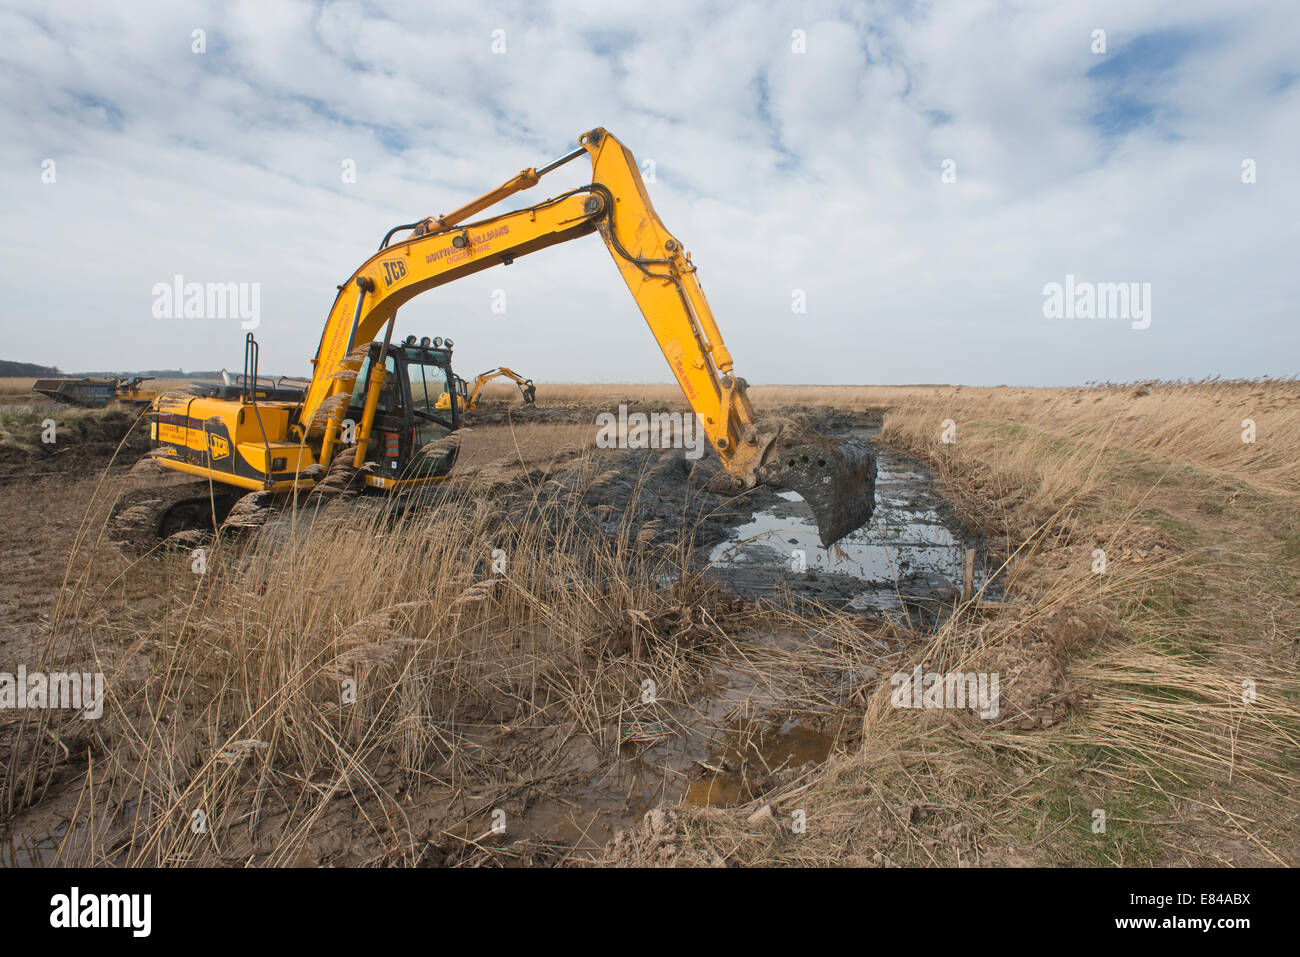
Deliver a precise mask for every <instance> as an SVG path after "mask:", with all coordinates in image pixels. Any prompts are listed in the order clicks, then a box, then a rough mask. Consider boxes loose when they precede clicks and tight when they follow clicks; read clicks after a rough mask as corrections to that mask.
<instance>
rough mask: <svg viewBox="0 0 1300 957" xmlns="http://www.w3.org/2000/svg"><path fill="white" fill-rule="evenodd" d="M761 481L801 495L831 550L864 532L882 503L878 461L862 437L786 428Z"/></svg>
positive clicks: (766, 462)
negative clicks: (838, 436)
mask: <svg viewBox="0 0 1300 957" xmlns="http://www.w3.org/2000/svg"><path fill="white" fill-rule="evenodd" d="M757 478H758V480H759V482H760V483H761V484H763V485H766V486H768V487H769V488H774V489H777V490H779V491H784V492H797V493H798V494H799V497H800V498H802V499H803V500H804V501H805V502H807V503H808V505H809V507H810V508H811V509H812V511H813V515H814V517H815V518H816V519H817V532H818V534H819V535H820V537H821V543H822V545H823V546H825V547H829V546H830V545H833V544H835V543H836V542H838V541H839V540H840V539H841V538H843V537H844V536H845V535H847V534H849V533H850V532H852V531H855V530H856V529H859V528H861V527H862V526H863V525H865V524H866V523H867V522H868V521H869V520H870V518H871V513H872V512H873V511H874V510H875V505H876V457H875V455H874V454H873V453H872V451H871V446H870V445H868V444H867V442H866V441H865V440H862V439H858V438H850V439H840V440H837V439H833V438H830V437H828V436H823V435H818V434H816V433H814V432H808V431H806V430H792V429H783V430H782V432H781V434H780V435H779V436H778V437H777V438H776V439H775V441H773V443H772V445H771V446H769V448H768V451H767V454H766V455H765V456H764V463H763V465H761V466H760V467H759V468H758V472H757Z"/></svg>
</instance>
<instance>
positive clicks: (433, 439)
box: [348, 336, 461, 479]
mask: <svg viewBox="0 0 1300 957" xmlns="http://www.w3.org/2000/svg"><path fill="white" fill-rule="evenodd" d="M435 343H436V344H435ZM381 352H384V353H385V355H384V368H385V369H386V370H387V376H386V377H385V380H384V384H383V387H382V388H381V389H380V392H379V402H378V404H377V405H376V407H375V422H374V426H373V428H372V429H371V430H370V439H369V442H368V443H367V448H366V461H367V463H369V464H370V466H371V467H370V469H369V471H370V473H371V474H372V475H373V476H374V477H376V478H384V479H395V478H402V479H419V478H436V477H438V476H441V475H446V474H447V473H448V472H449V471H451V467H452V466H453V465H454V464H455V463H456V448H455V447H447V446H448V445H449V443H441V441H440V440H442V439H445V438H446V437H447V436H449V435H450V434H451V433H452V432H454V431H455V430H456V429H458V428H460V420H461V402H460V401H458V400H457V399H456V398H455V397H456V395H457V393H456V376H455V374H454V373H453V372H452V369H451V344H450V343H449V342H444V340H442V339H440V338H439V339H434V340H430V339H429V338H428V337H427V336H426V337H425V338H423V339H421V340H419V341H418V342H417V341H416V338H415V336H407V337H406V340H405V341H404V342H402V343H401V344H399V345H392V346H389V347H388V348H387V350H385V349H384V348H383V346H382V345H381V344H380V343H378V342H374V343H371V345H370V349H369V351H368V352H367V353H366V357H365V359H364V360H363V361H362V363H361V369H360V371H359V372H358V373H357V379H356V384H355V386H354V388H353V390H352V399H351V401H350V402H349V403H348V418H349V419H351V420H352V421H353V422H354V423H356V422H360V421H361V417H362V413H363V410H364V407H365V401H366V392H367V390H368V389H369V387H370V375H371V370H372V369H373V368H374V366H375V364H376V363H377V362H378V360H379V355H380V353H381Z"/></svg>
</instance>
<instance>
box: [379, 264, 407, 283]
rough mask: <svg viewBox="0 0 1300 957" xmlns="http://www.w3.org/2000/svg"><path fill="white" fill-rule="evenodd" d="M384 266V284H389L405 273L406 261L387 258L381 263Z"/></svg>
mask: <svg viewBox="0 0 1300 957" xmlns="http://www.w3.org/2000/svg"><path fill="white" fill-rule="evenodd" d="M381 265H382V266H383V267H384V284H385V285H388V286H391V285H392V284H393V283H395V282H397V281H398V280H400V279H401V278H402V277H403V276H405V275H406V263H404V262H402V261H401V260H400V259H387V260H385V261H384V262H383V263H382V264H381Z"/></svg>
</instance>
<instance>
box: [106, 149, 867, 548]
mask: <svg viewBox="0 0 1300 957" xmlns="http://www.w3.org/2000/svg"><path fill="white" fill-rule="evenodd" d="M578 143H579V146H578V147H577V148H576V149H574V150H573V151H571V152H569V153H567V154H566V155H564V156H561V157H560V158H558V159H556V160H555V161H554V162H552V163H549V164H547V165H545V166H543V167H541V168H540V169H537V168H529V169H525V170H523V171H522V172H520V173H519V174H518V175H517V176H514V177H513V178H511V179H509V180H508V181H506V182H505V183H503V184H502V185H501V186H499V187H497V188H496V189H494V190H492V191H491V192H488V193H486V194H484V195H483V196H480V197H478V198H477V199H475V200H473V201H472V202H469V203H466V204H465V205H464V206H461V207H460V208H459V209H456V210H455V211H453V212H450V213H447V214H445V215H442V216H437V217H427V218H424V219H420V220H417V221H415V222H411V223H406V224H403V225H400V226H394V227H393V228H392V229H390V230H389V231H388V233H387V235H385V236H384V238H383V240H382V242H380V244H379V249H378V251H377V252H376V253H375V254H374V255H372V256H371V257H370V258H368V259H367V260H366V261H365V262H363V263H362V264H361V266H360V267H359V268H358V269H357V270H356V272H354V273H353V275H352V276H351V277H350V278H349V279H348V280H347V281H346V282H344V283H343V284H342V285H340V286H339V287H338V295H337V296H336V297H335V300H334V304H333V306H332V308H331V309H330V312H329V317H328V318H327V319H326V321H325V328H324V330H323V331H322V333H321V338H320V344H319V347H318V348H317V350H316V356H315V358H314V359H312V365H313V367H314V368H313V372H312V376H311V379H310V381H309V382H307V383H306V384H305V385H304V386H301V387H299V386H297V385H288V384H284V383H280V382H268V381H264V380H262V379H260V378H259V376H258V374H257V367H258V352H257V343H256V341H255V340H254V339H253V336H252V333H249V334H248V336H247V338H246V342H245V355H244V374H243V375H242V376H239V377H237V378H236V379H235V381H234V382H233V383H231V384H228V385H227V384H212V385H209V386H203V387H198V388H195V389H193V390H192V391H191V392H190V393H188V394H183V393H168V394H164V395H162V396H160V397H159V398H158V399H157V400H156V401H155V402H154V404H153V407H152V410H151V414H150V417H151V420H152V421H151V424H150V429H151V433H150V440H151V451H150V453H149V456H148V457H147V459H146V460H145V461H144V462H142V463H141V464H140V465H139V466H138V467H137V469H135V470H133V472H136V473H137V474H136V477H135V478H136V491H135V492H134V493H132V494H130V495H128V496H126V497H124V499H122V500H120V501H119V505H118V508H117V509H116V510H115V512H116V514H117V517H118V519H119V522H118V526H119V531H122V532H123V534H122V535H121V536H120V537H121V538H122V539H125V540H134V541H136V542H139V541H141V540H142V539H150V538H152V539H155V540H156V538H157V537H158V536H161V537H166V536H167V535H169V534H171V533H173V532H175V531H177V530H181V529H184V528H186V527H192V526H193V525H194V524H196V523H203V522H212V521H216V522H220V521H221V518H222V515H223V514H225V512H226V511H228V510H229V509H230V507H231V506H233V505H235V501H236V499H238V498H240V496H241V495H243V496H244V497H245V498H257V499H265V498H267V497H268V496H278V495H283V494H286V493H290V492H293V491H295V490H298V491H302V490H307V489H312V488H313V487H314V486H317V485H318V484H320V483H323V484H324V485H325V487H326V488H328V487H329V485H330V483H332V482H335V481H336V480H337V477H338V476H339V475H343V476H344V479H345V481H346V482H347V483H350V484H351V483H356V482H357V481H358V480H360V481H364V483H365V486H367V487H369V488H373V489H383V490H390V491H391V490H395V489H403V488H408V487H410V486H415V485H421V484H425V483H429V482H433V481H438V480H440V479H442V478H444V477H445V476H446V475H447V474H448V472H449V471H450V470H451V468H452V466H453V464H454V462H455V458H456V451H457V443H456V442H454V441H452V442H446V441H442V440H443V439H445V438H446V437H447V436H449V435H450V434H451V433H453V432H455V431H456V430H457V429H458V428H459V427H460V424H461V412H462V409H463V402H462V401H461V400H460V397H459V394H458V393H457V390H456V386H455V376H454V373H453V372H452V368H451V352H452V342H451V341H450V340H448V339H444V338H441V337H440V338H437V339H430V338H429V337H427V336H426V337H424V338H422V339H420V340H418V341H417V340H416V338H415V336H408V337H406V339H405V340H404V341H401V342H398V343H394V342H393V327H394V323H395V321H396V318H397V311H398V309H399V308H400V307H401V306H402V305H403V304H405V303H406V302H408V301H410V300H411V299H412V298H414V297H415V296H417V295H419V294H420V293H422V292H426V291H428V290H430V289H433V288H435V287H437V286H442V285H445V284H447V283H450V282H455V281H456V280H458V279H462V278H464V277H466V276H469V275H472V274H474V273H477V272H480V271H482V270H484V269H489V268H493V267H496V266H509V265H510V264H511V263H513V262H514V261H515V260H516V259H518V258H520V257H521V256H527V255H529V254H531V253H535V252H538V251H540V250H543V249H545V248H547V247H548V246H554V245H557V244H559V243H564V242H568V241H569V240H573V239H578V238H581V237H583V236H587V235H590V234H591V233H597V234H599V236H600V238H601V239H602V240H603V241H604V243H605V245H606V247H608V249H609V252H610V254H611V256H612V257H613V260H614V264H615V266H616V267H617V268H618V270H619V272H620V274H621V275H622V277H623V279H624V281H625V282H626V283H627V286H628V289H629V290H630V291H631V293H632V296H633V298H634V299H635V300H636V303H637V305H638V306H639V307H640V309H641V313H642V315H643V316H644V317H645V320H646V322H647V324H648V325H649V327H650V331H651V333H652V334H653V335H654V338H655V341H656V342H657V343H658V345H659V348H660V349H661V350H662V351H663V354H664V356H665V358H666V359H667V360H668V366H669V368H670V369H671V370H672V372H673V375H674V377H675V378H676V379H677V382H678V383H679V384H680V386H681V388H682V392H683V393H684V394H685V396H686V399H687V401H688V402H689V403H690V406H691V408H692V409H693V410H694V412H695V414H696V415H697V416H698V417H699V419H700V421H701V423H702V426H703V430H704V433H705V434H706V435H707V437H708V439H709V442H710V443H711V445H712V447H713V449H714V451H715V452H716V453H717V456H718V459H719V461H720V462H721V465H722V467H723V468H724V469H725V472H726V474H727V475H728V476H730V481H731V483H732V486H733V488H734V489H735V490H737V491H739V490H743V489H746V488H752V487H754V486H755V485H758V484H762V485H766V486H769V487H772V488H776V489H782V490H792V491H794V492H797V493H798V494H799V495H800V496H801V497H802V498H803V499H804V500H805V501H807V502H808V504H809V505H810V506H811V507H812V510H813V513H814V515H815V516H816V519H817V523H818V528H819V531H820V537H821V540H822V542H823V544H825V545H829V544H831V543H832V542H835V541H837V540H839V539H840V538H842V537H843V536H844V535H846V534H847V533H849V532H850V531H853V530H854V529H856V528H859V527H861V526H862V525H863V524H864V523H865V522H866V521H867V520H868V518H870V516H871V512H872V509H873V505H874V485H875V475H876V464H875V458H874V455H873V454H872V453H871V450H870V447H869V446H868V445H867V444H866V443H865V442H862V441H860V440H856V439H849V440H846V441H842V442H841V441H834V440H832V439H830V438H827V437H825V436H820V435H817V434H813V433H810V432H808V431H807V430H806V429H803V428H801V427H799V426H798V425H797V424H796V423H795V422H793V421H791V420H787V419H778V418H759V417H758V416H757V415H755V413H754V409H753V407H752V405H751V404H750V400H749V397H748V395H747V391H746V390H747V383H746V382H745V380H744V379H742V378H741V377H740V376H738V375H736V374H735V372H734V368H733V367H734V363H733V361H732V357H731V353H730V352H729V351H728V350H727V347H726V345H725V344H724V343H723V339H722V334H721V332H720V331H719V329H718V326H717V323H716V322H715V321H714V318H713V313H712V311H711V310H710V308H709V305H708V302H707V301H706V300H705V297H704V291H703V289H702V288H701V287H700V283H699V280H698V278H697V275H696V267H695V265H694V264H693V263H692V262H691V256H690V253H688V252H686V251H685V250H684V249H683V247H682V244H681V242H680V241H679V240H678V239H676V238H675V237H674V236H673V235H672V234H671V233H670V232H669V231H668V229H667V228H666V227H665V226H664V224H663V223H662V222H661V221H660V219H659V217H658V216H657V215H656V213H655V211H654V208H653V207H652V206H651V204H650V198H649V196H648V195H647V194H646V189H645V184H644V182H643V181H642V179H641V174H640V171H639V168H638V166H637V163H636V160H635V158H634V157H633V155H632V153H631V151H630V150H628V148H627V147H626V146H624V145H623V144H622V143H621V142H620V141H619V140H618V139H616V138H615V137H614V136H613V135H611V134H610V133H608V132H607V131H605V130H604V129H600V128H597V129H594V130H591V131H590V132H587V133H584V134H582V135H581V136H580V137H579V138H578ZM583 156H586V157H589V158H590V160H591V164H592V174H591V181H590V182H589V183H588V184H587V185H584V186H579V187H577V188H575V189H570V190H567V191H565V192H562V193H560V194H559V195H557V196H554V197H552V198H550V199H547V200H544V201H543V202H540V203H537V204H536V205H533V206H526V207H524V208H522V209H515V210H512V211H509V212H504V213H498V214H496V215H491V216H487V217H485V218H481V219H472V217H474V216H476V215H477V214H479V213H481V212H483V211H484V210H486V209H488V208H489V207H492V206H495V205H496V204H498V203H500V202H501V201H503V200H505V199H506V198H508V197H510V196H512V195H514V194H516V193H518V192H520V191H522V190H525V189H528V188H530V187H533V186H535V185H537V183H538V181H539V180H540V179H541V178H542V177H543V176H545V175H546V174H547V173H550V172H551V171H553V170H555V169H557V168H558V167H560V166H563V165H564V164H566V163H569V162H571V161H573V160H576V159H578V158H579V157H583ZM444 396H446V398H445V399H444Z"/></svg>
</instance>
